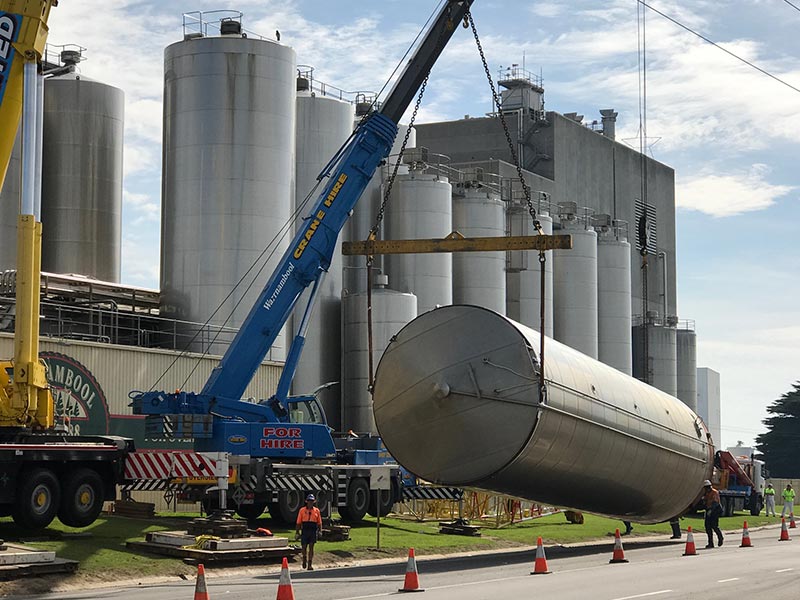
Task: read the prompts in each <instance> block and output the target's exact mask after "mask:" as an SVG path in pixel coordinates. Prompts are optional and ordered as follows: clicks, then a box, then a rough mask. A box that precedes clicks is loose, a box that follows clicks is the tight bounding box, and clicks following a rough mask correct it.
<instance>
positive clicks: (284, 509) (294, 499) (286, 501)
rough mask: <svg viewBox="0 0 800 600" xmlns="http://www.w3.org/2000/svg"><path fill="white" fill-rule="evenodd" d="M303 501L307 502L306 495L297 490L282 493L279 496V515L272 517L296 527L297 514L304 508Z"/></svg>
mask: <svg viewBox="0 0 800 600" xmlns="http://www.w3.org/2000/svg"><path fill="white" fill-rule="evenodd" d="M303 500H305V495H304V494H303V493H302V492H298V491H297V490H289V491H286V492H281V493H280V495H279V496H278V510H277V513H278V514H277V515H274V514H273V515H272V516H273V517H275V516H277V517H278V518H279V519H280V520H281V521H283V522H284V523H286V524H287V525H294V523H295V521H296V520H297V513H298V512H300V509H301V508H302V507H303Z"/></svg>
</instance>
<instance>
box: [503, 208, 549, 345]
mask: <svg viewBox="0 0 800 600" xmlns="http://www.w3.org/2000/svg"><path fill="white" fill-rule="evenodd" d="M536 218H537V219H539V223H540V224H541V226H542V232H543V233H544V234H545V235H551V234H552V233H553V218H552V217H551V216H550V215H549V214H547V213H544V212H539V213H537V215H536ZM516 220H518V221H519V224H520V226H519V229H517V228H516V227H514V223H513V221H512V229H511V234H512V235H536V234H537V231H536V229H535V228H534V226H533V221H532V220H531V216H530V214H529V213H528V210H527V208H526V209H524V210H522V211H521V212H518V213H517V215H516ZM520 254H521V253H520ZM544 255H545V263H544V311H545V315H544V334H545V335H546V336H547V337H553V290H554V288H553V264H554V259H553V251H552V250H548V251H547V252H545V253H544ZM524 259H525V264H524V269H523V270H522V271H520V272H519V277H518V283H516V282H515V283H516V285H515V286H513V287H512V290H514V289H516V290H517V292H516V293H517V297H518V298H519V322H520V323H523V324H524V325H527V326H528V327H531V328H533V329H535V330H536V331H539V329H540V328H541V324H542V317H541V310H542V301H541V297H542V295H541V289H542V288H541V285H542V279H541V278H542V266H541V263H540V262H539V253H538V252H533V251H530V250H528V251H526V252H524ZM513 260H514V259H513V257H512V261H513Z"/></svg>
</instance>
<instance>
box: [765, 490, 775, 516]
mask: <svg viewBox="0 0 800 600" xmlns="http://www.w3.org/2000/svg"><path fill="white" fill-rule="evenodd" d="M764 505H765V507H766V512H767V516H769V514H770V513H772V516H773V517H774V516H775V488H774V487H772V484H771V483H768V484H767V487H766V488H764Z"/></svg>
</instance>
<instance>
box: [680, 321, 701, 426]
mask: <svg viewBox="0 0 800 600" xmlns="http://www.w3.org/2000/svg"><path fill="white" fill-rule="evenodd" d="M676 342H677V359H678V382H677V387H678V400H680V401H681V402H683V403H684V404H685V405H686V406H688V407H689V408H691V409H692V410H693V411H697V334H696V333H695V331H694V323H693V322H691V321H689V322H687V321H682V322H681V323H679V327H678V329H677V331H676Z"/></svg>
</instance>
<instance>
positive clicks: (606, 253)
mask: <svg viewBox="0 0 800 600" xmlns="http://www.w3.org/2000/svg"><path fill="white" fill-rule="evenodd" d="M606 216H607V215H606ZM631 344H632V342H631V245H630V244H629V243H628V241H627V240H626V239H625V237H624V236H623V235H622V232H621V230H620V229H619V228H617V227H615V226H614V224H613V223H611V221H610V217H608V219H607V220H606V223H605V224H604V225H601V226H600V228H599V236H598V239H597V358H598V359H599V360H600V362H603V363H605V364H607V365H609V366H611V367H614V368H615V369H617V370H619V371H622V372H623V373H625V374H626V375H631V374H632V373H633V364H632V360H633V358H632V357H633V348H632V346H631Z"/></svg>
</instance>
